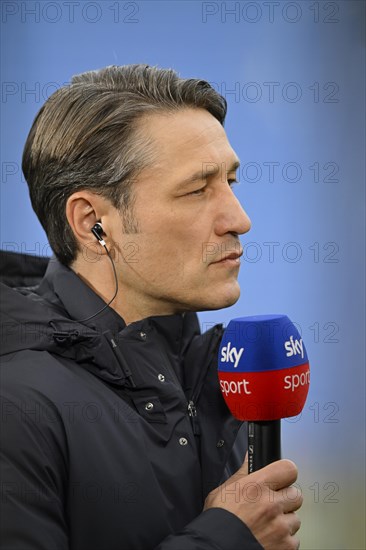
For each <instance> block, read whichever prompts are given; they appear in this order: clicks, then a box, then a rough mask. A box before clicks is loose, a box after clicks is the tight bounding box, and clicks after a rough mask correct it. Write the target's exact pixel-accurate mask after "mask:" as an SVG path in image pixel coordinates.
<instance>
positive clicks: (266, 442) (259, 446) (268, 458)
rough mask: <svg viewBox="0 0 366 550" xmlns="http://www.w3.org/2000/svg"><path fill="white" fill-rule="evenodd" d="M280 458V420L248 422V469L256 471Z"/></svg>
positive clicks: (250, 471) (251, 471)
mask: <svg viewBox="0 0 366 550" xmlns="http://www.w3.org/2000/svg"><path fill="white" fill-rule="evenodd" d="M280 458H281V420H261V421H258V422H248V461H249V464H248V471H249V473H250V474H251V473H253V472H256V471H257V470H260V468H263V467H264V466H267V464H270V463H271V462H275V461H276V460H280Z"/></svg>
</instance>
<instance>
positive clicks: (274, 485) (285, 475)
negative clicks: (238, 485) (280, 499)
mask: <svg viewBox="0 0 366 550" xmlns="http://www.w3.org/2000/svg"><path fill="white" fill-rule="evenodd" d="M251 475H252V476H253V477H254V476H256V477H258V482H259V483H263V484H264V485H266V486H267V487H269V489H272V491H280V490H281V489H285V488H287V487H289V486H290V485H292V484H293V483H295V481H296V479H297V467H296V464H295V463H294V462H292V461H291V460H285V459H283V460H277V461H276V462H272V463H271V464H268V466H265V467H264V468H262V469H261V470H258V471H257V472H255V473H254V474H251Z"/></svg>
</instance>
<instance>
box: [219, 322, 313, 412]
mask: <svg viewBox="0 0 366 550" xmlns="http://www.w3.org/2000/svg"><path fill="white" fill-rule="evenodd" d="M218 375H219V381H220V388H221V391H222V394H223V396H224V398H225V401H226V404H227V406H228V408H229V409H230V411H231V413H232V415H233V416H234V417H235V418H237V419H239V420H247V421H253V422H254V421H261V420H278V419H280V418H288V417H290V416H296V415H297V414H299V413H300V412H301V411H302V409H303V407H304V404H305V401H306V397H307V394H308V391H309V382H310V368H309V360H308V356H307V353H306V349H305V346H304V342H303V340H302V338H301V336H300V334H299V332H298V330H297V328H296V326H295V325H294V324H293V323H292V322H291V321H290V319H289V318H288V317H287V316H286V315H256V316H252V317H239V318H237V319H233V320H232V321H230V323H229V324H228V326H227V328H226V330H225V332H224V335H223V338H222V340H221V346H220V349H219V360H218Z"/></svg>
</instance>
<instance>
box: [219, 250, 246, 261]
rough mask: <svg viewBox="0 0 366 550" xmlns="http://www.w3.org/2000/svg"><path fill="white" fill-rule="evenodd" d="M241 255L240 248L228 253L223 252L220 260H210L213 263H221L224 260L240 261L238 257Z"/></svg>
mask: <svg viewBox="0 0 366 550" xmlns="http://www.w3.org/2000/svg"><path fill="white" fill-rule="evenodd" d="M242 255H243V249H240V250H239V251H238V252H230V253H228V254H225V256H223V257H222V258H220V260H216V262H212V263H213V264H221V263H224V262H227V263H236V264H239V263H240V261H239V260H240V257H241V256H242Z"/></svg>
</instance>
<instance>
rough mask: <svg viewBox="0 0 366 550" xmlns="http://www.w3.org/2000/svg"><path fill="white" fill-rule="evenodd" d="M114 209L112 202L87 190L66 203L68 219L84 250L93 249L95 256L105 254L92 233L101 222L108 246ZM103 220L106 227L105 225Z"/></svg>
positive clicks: (78, 193)
mask: <svg viewBox="0 0 366 550" xmlns="http://www.w3.org/2000/svg"><path fill="white" fill-rule="evenodd" d="M111 208H112V206H111V204H110V202H109V201H108V200H107V199H105V198H103V197H101V196H100V195H96V194H95V193H91V192H90V191H87V190H82V191H77V192H76V193H73V194H72V195H71V196H70V197H69V198H68V200H67V202H66V217H67V221H68V222H69V224H70V227H71V229H72V231H73V233H74V235H75V238H76V240H77V241H78V243H79V247H80V248H81V249H82V250H87V249H91V250H92V253H93V254H95V253H96V254H98V255H100V254H105V250H104V248H103V247H102V246H100V244H98V241H97V240H96V238H95V236H94V235H93V233H92V232H91V229H92V227H93V226H94V225H95V224H96V223H97V222H100V223H101V224H102V226H103V231H104V233H105V235H106V236H105V241H106V243H107V244H108V242H107V241H108V227H107V225H108V216H107V213H108V211H110V209H111ZM103 219H104V222H105V225H103Z"/></svg>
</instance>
